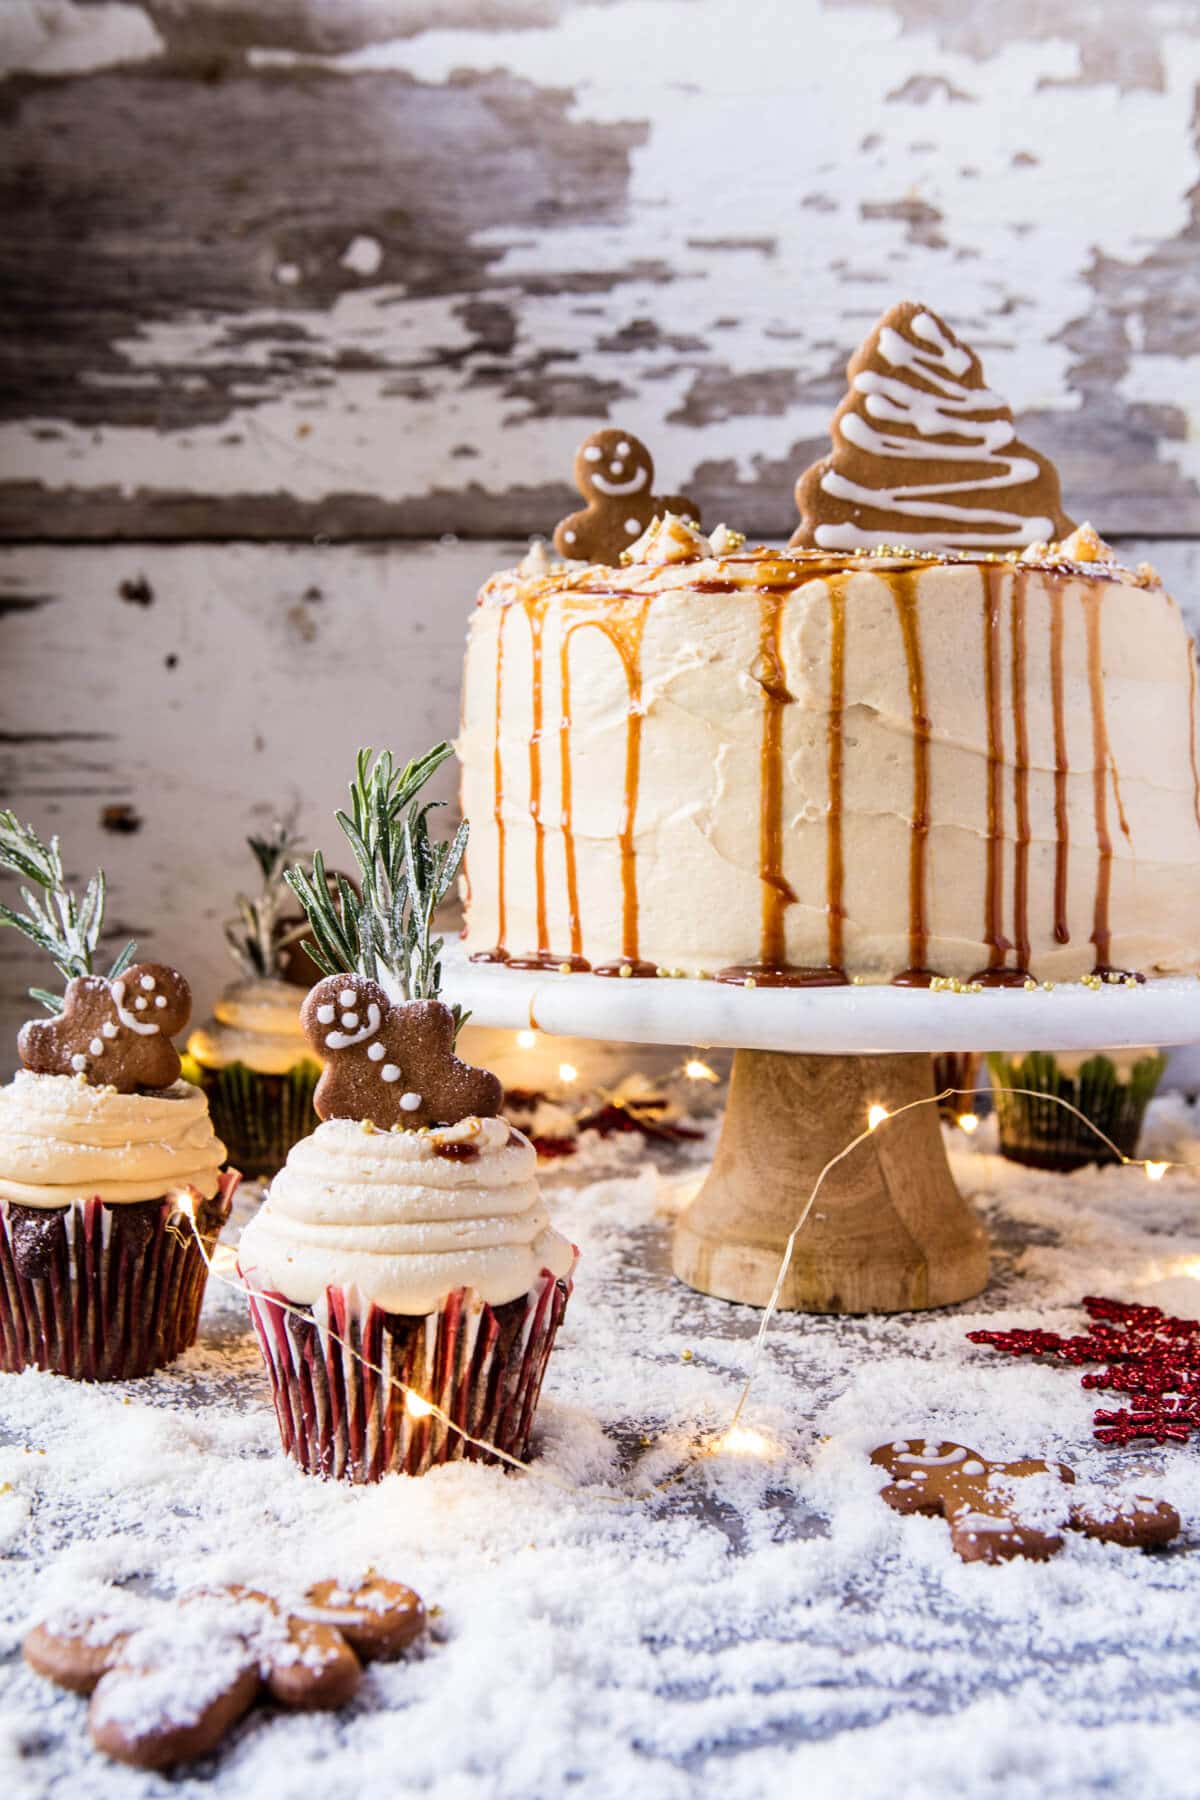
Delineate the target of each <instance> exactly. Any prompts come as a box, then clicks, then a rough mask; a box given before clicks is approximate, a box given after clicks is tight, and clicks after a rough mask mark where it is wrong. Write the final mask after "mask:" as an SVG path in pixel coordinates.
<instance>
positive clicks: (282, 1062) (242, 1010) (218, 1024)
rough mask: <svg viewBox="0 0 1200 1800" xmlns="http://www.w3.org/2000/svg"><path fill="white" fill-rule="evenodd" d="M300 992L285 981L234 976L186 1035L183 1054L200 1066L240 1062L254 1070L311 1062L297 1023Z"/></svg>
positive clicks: (278, 1071)
mask: <svg viewBox="0 0 1200 1800" xmlns="http://www.w3.org/2000/svg"><path fill="white" fill-rule="evenodd" d="M303 997H304V996H303V995H302V994H301V993H300V991H299V990H298V989H297V988H296V987H294V986H293V985H292V983H291V982H288V981H270V980H265V979H258V980H251V981H237V982H234V983H233V985H232V986H231V987H227V988H226V989H225V992H224V993H223V994H222V995H221V998H220V999H219V1000H218V1001H217V1003H216V1005H215V1006H214V1008H213V1013H214V1017H213V1018H211V1019H210V1020H209V1021H208V1023H207V1024H205V1025H201V1026H199V1027H198V1028H197V1029H196V1030H195V1031H193V1033H192V1035H191V1037H190V1038H189V1039H188V1054H189V1055H191V1056H194V1057H195V1059H196V1061H197V1062H198V1063H199V1064H200V1066H201V1067H202V1068H205V1069H224V1068H228V1066H229V1064H230V1063H237V1062H240V1063H244V1064H245V1066H246V1067H247V1068H248V1069H253V1070H254V1071H255V1073H256V1074H258V1075H286V1074H287V1072H288V1070H289V1069H294V1068H295V1067H296V1064H297V1063H302V1062H316V1061H317V1058H316V1056H315V1054H314V1052H313V1051H312V1049H311V1048H310V1046H309V1044H308V1041H307V1039H306V1038H305V1036H304V1032H303V1030H302V1029H301V1026H300V1002H301V1000H302V999H303Z"/></svg>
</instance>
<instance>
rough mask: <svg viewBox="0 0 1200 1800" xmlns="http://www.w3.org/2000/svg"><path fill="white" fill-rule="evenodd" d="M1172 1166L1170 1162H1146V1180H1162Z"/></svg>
mask: <svg viewBox="0 0 1200 1800" xmlns="http://www.w3.org/2000/svg"><path fill="white" fill-rule="evenodd" d="M1170 1166H1171V1165H1170V1163H1155V1162H1148V1163H1147V1164H1146V1180H1147V1181H1161V1180H1162V1178H1163V1176H1164V1175H1165V1174H1166V1172H1167V1170H1168V1169H1169V1168H1170Z"/></svg>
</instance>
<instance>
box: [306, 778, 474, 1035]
mask: <svg viewBox="0 0 1200 1800" xmlns="http://www.w3.org/2000/svg"><path fill="white" fill-rule="evenodd" d="M450 754H451V747H450V745H449V744H444V743H443V744H435V745H434V747H433V749H432V750H427V751H426V752H425V754H424V756H420V757H417V758H416V759H415V760H414V761H413V762H410V763H408V764H407V765H406V766H405V767H404V768H403V769H397V768H396V766H395V764H394V762H393V760H392V755H391V752H390V751H388V750H384V751H382V752H381V753H380V755H379V756H378V757H375V753H374V751H372V750H360V751H359V753H358V759H357V763H356V766H355V772H354V780H353V782H352V783H351V785H350V799H351V810H350V812H348V813H347V812H344V811H339V812H338V814H337V821H338V824H339V825H340V826H341V828H342V830H343V832H344V833H345V835H346V838H347V841H348V842H349V845H350V848H351V850H352V851H353V853H354V860H355V862H356V864H357V865H358V879H359V886H360V887H361V890H362V893H361V898H360V896H359V895H358V894H356V893H355V891H354V889H353V887H352V886H351V885H350V883H349V882H348V881H347V880H346V879H345V877H344V876H341V875H339V876H338V877H337V878H336V899H335V898H334V897H333V896H332V895H331V893H330V888H329V881H328V878H327V875H326V871H325V862H324V858H323V857H322V855H321V852H320V851H319V850H318V851H316V852H315V853H314V855H313V860H312V872H311V873H309V872H308V871H307V870H305V869H303V868H297V867H293V868H290V869H289V870H288V871H287V874H286V876H285V880H286V881H287V883H288V886H289V887H290V888H291V890H292V892H293V893H294V894H295V895H296V898H297V899H298V900H299V902H300V904H301V906H302V907H303V908H304V911H305V914H306V915H307V918H308V922H309V924H310V926H311V927H312V934H313V939H314V942H313V943H312V945H311V946H310V949H309V954H310V956H311V957H312V958H313V961H314V962H315V963H316V964H317V966H318V968H319V969H321V971H322V973H323V974H326V975H349V974H359V975H365V976H367V977H368V978H369V979H370V980H373V981H378V980H380V979H381V977H383V978H389V977H390V980H391V984H392V985H393V986H394V987H396V988H397V989H398V990H399V991H400V993H401V994H402V995H403V997H404V998H405V999H406V1000H436V999H437V998H438V994H439V991H440V988H441V976H442V965H441V953H442V948H443V940H442V939H441V938H440V937H435V936H434V935H433V917H434V913H435V912H436V911H437V908H438V906H439V905H440V904H441V902H442V901H443V900H444V899H445V897H446V895H447V894H448V893H449V891H450V888H451V886H452V885H453V882H454V878H455V876H456V875H457V874H458V871H459V868H460V867H461V864H462V859H463V854H464V852H465V850H466V847H467V825H466V822H465V821H464V822H463V823H462V824H461V825H460V826H459V828H458V830H457V831H456V832H455V834H454V837H453V838H452V839H451V840H450V841H449V842H448V843H445V842H438V841H436V840H435V839H434V838H432V837H431V836H430V832H429V815H430V813H431V812H433V811H434V810H435V809H436V808H437V807H438V806H440V805H441V804H442V802H441V801H437V800H426V801H424V802H422V801H420V800H418V798H417V796H418V795H419V793H420V791H421V789H422V788H423V787H424V786H425V784H426V782H427V781H428V780H429V778H430V777H431V776H432V775H433V774H434V773H435V772H436V771H437V770H438V769H440V768H441V766H442V764H443V763H444V762H445V761H446V758H447V757H448V756H450ZM372 759H374V760H372ZM451 1010H452V1011H453V1013H454V1017H455V1026H456V1029H457V1027H459V1026H461V1025H462V1024H463V1021H464V1019H465V1017H466V1015H465V1014H464V1013H463V1012H462V1011H461V1010H460V1008H458V1007H457V1006H456V1007H452V1008H451Z"/></svg>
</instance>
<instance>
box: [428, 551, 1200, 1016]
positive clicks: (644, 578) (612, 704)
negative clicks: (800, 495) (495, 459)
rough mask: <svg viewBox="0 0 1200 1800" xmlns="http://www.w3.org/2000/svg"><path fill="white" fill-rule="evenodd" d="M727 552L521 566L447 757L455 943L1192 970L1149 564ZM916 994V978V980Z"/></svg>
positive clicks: (1174, 766)
mask: <svg viewBox="0 0 1200 1800" xmlns="http://www.w3.org/2000/svg"><path fill="white" fill-rule="evenodd" d="M1076 537H1077V538H1080V540H1081V541H1080V547H1079V548H1078V549H1077V550H1075V552H1074V559H1073V554H1072V548H1071V547H1068V546H1062V547H1060V548H1057V549H1056V548H1055V547H1053V546H1051V547H1049V548H1047V547H1045V546H1042V547H1037V548H1035V549H1033V550H1031V551H1030V552H1028V553H1027V554H1026V556H1025V557H1024V558H1023V559H1021V560H1020V561H1017V560H1015V559H1013V560H1010V559H1008V558H1006V557H998V556H997V557H991V558H988V557H984V556H978V555H975V556H954V555H948V556H935V555H924V554H920V555H918V554H915V553H909V552H904V551H897V552H896V553H895V554H867V553H860V554H854V553H850V552H847V553H837V554H832V553H824V552H805V551H791V552H788V553H786V554H781V553H778V552H774V551H770V550H749V549H745V550H742V549H740V548H739V549H735V550H734V552H733V553H732V554H713V553H712V549H711V542H710V541H709V540H705V539H704V538H703V537H701V536H700V534H698V533H694V532H691V531H689V530H688V529H687V528H686V527H684V526H683V525H682V524H681V523H680V522H679V521H663V522H661V523H660V525H659V526H658V527H657V528H654V529H652V530H651V531H650V532H648V533H647V534H646V535H645V537H644V539H643V540H642V541H641V542H640V543H639V544H637V545H634V546H633V549H632V550H631V552H630V553H629V556H628V559H627V562H626V566H623V567H621V568H605V567H602V566H599V565H594V566H583V567H580V566H578V565H575V566H572V565H564V564H559V565H557V566H555V567H552V568H551V569H550V570H549V571H548V572H547V573H545V574H540V575H539V574H536V573H531V574H529V575H524V574H522V573H520V572H519V571H516V570H513V571H508V572H506V573H502V574H500V575H497V576H496V577H494V578H493V579H492V580H491V581H490V582H489V583H488V584H487V585H486V587H485V588H484V590H483V593H482V594H481V596H480V604H479V606H478V608H477V609H476V611H475V614H474V616H473V619H472V622H471V628H470V637H469V643H468V649H467V658H466V670H465V677H464V690H463V720H462V730H461V734H460V738H459V743H458V750H459V756H460V760H461V764H462V810H463V813H464V816H466V817H469V818H470V820H471V846H470V854H469V871H468V874H469V880H468V888H469V894H468V906H467V932H468V938H469V947H470V949H471V951H472V952H474V953H475V954H477V955H478V954H483V955H494V956H496V957H498V958H501V959H504V958H507V959H511V960H514V961H529V960H532V961H534V962H537V963H540V964H543V965H545V966H548V967H552V968H553V967H557V966H558V965H560V964H564V963H566V964H568V966H570V967H573V968H577V969H582V968H587V967H589V966H590V967H591V968H593V969H599V970H600V971H601V972H603V973H613V974H616V973H621V972H624V973H626V974H629V973H633V974H654V973H655V972H656V970H657V971H662V970H663V969H665V970H667V971H668V972H671V973H681V974H684V973H686V974H689V975H695V974H710V975H717V974H720V973H722V972H724V973H727V974H728V976H729V977H730V978H733V979H744V978H745V976H746V975H747V974H751V975H754V976H755V977H756V978H758V979H764V980H767V979H771V978H772V974H773V972H779V973H780V974H781V975H782V977H783V978H785V979H796V980H798V981H803V980H806V979H818V980H825V979H831V980H839V979H840V980H845V979H848V978H855V977H857V978H861V979H865V980H868V981H888V980H892V979H895V978H897V977H900V976H904V975H906V974H908V973H909V972H911V971H915V972H917V978H918V979H921V978H924V979H928V978H929V976H931V975H939V976H944V977H948V978H958V979H962V980H971V979H972V978H974V977H976V976H979V975H983V976H984V977H985V978H986V979H988V980H994V981H1013V982H1018V983H1019V982H1021V981H1023V980H1026V979H1037V980H1042V979H1054V980H1061V979H1068V980H1069V979H1075V978H1078V977H1079V976H1082V975H1085V974H1090V973H1091V972H1092V971H1093V970H1095V969H1097V968H1099V969H1101V970H1106V969H1122V970H1139V971H1143V972H1146V973H1157V972H1164V973H1165V972H1174V971H1184V970H1190V969H1195V968H1197V966H1198V965H1200V774H1198V769H1200V738H1198V736H1197V729H1198V716H1197V715H1198V710H1200V709H1198V707H1197V699H1196V693H1197V680H1196V666H1195V660H1194V655H1193V651H1192V646H1191V643H1190V641H1189V637H1188V633H1187V629H1186V627H1185V625H1184V622H1183V620H1182V618H1181V616H1180V613H1179V610H1178V608H1177V606H1176V605H1175V603H1174V601H1173V600H1172V599H1171V598H1170V596H1169V595H1168V594H1167V593H1165V592H1164V591H1163V589H1162V587H1161V586H1160V585H1159V584H1158V582H1157V580H1156V579H1155V578H1154V576H1153V574H1152V572H1148V571H1145V570H1138V571H1136V572H1134V571H1129V570H1125V569H1121V568H1119V567H1117V566H1116V565H1115V564H1113V563H1111V562H1098V561H1095V560H1092V561H1083V560H1080V558H1081V557H1082V555H1083V554H1084V551H1085V549H1086V546H1084V545H1083V544H1082V538H1081V534H1076ZM910 978H911V977H910Z"/></svg>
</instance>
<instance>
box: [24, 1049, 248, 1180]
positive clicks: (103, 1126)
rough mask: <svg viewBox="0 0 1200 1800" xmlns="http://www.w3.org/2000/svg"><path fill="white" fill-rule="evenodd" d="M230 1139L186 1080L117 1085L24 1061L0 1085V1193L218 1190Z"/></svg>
mask: <svg viewBox="0 0 1200 1800" xmlns="http://www.w3.org/2000/svg"><path fill="white" fill-rule="evenodd" d="M224 1158H225V1146H224V1144H222V1143H221V1141H220V1139H219V1138H218V1137H217V1136H216V1134H215V1132H214V1131H213V1128H212V1123H211V1121H210V1119H209V1116H208V1102H207V1100H206V1099H205V1097H204V1095H203V1094H202V1093H201V1092H200V1090H199V1088H196V1087H193V1086H192V1085H191V1083H190V1082H186V1081H176V1082H175V1083H174V1084H173V1085H172V1086H171V1087H168V1088H162V1089H160V1090H159V1091H157V1092H154V1093H141V1094H118V1093H117V1092H116V1091H115V1089H113V1088H106V1087H92V1086H89V1084H88V1083H87V1082H86V1081H84V1080H83V1078H82V1077H81V1076H74V1075H34V1074H30V1073H29V1072H28V1071H27V1070H21V1071H20V1072H19V1073H18V1074H17V1075H16V1076H14V1078H13V1080H12V1081H11V1082H10V1083H9V1084H8V1086H7V1087H0V1200H9V1201H16V1202H18V1203H19V1204H20V1205H22V1206H33V1207H62V1206H69V1205H70V1204H71V1202H72V1201H74V1200H78V1199H90V1198H93V1197H94V1198H97V1199H100V1200H103V1201H105V1202H107V1203H108V1204H109V1205H120V1204H122V1203H123V1202H130V1201H136V1200H156V1199H158V1198H159V1197H160V1196H162V1195H166V1194H169V1193H171V1192H172V1191H174V1190H175V1189H180V1188H185V1187H191V1188H195V1189H196V1190H197V1191H198V1192H199V1193H200V1194H202V1195H203V1197H204V1198H205V1199H206V1200H210V1199H211V1198H212V1197H213V1195H214V1194H215V1193H216V1192H217V1187H218V1177H219V1174H220V1168H221V1164H222V1162H223V1161H224Z"/></svg>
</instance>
